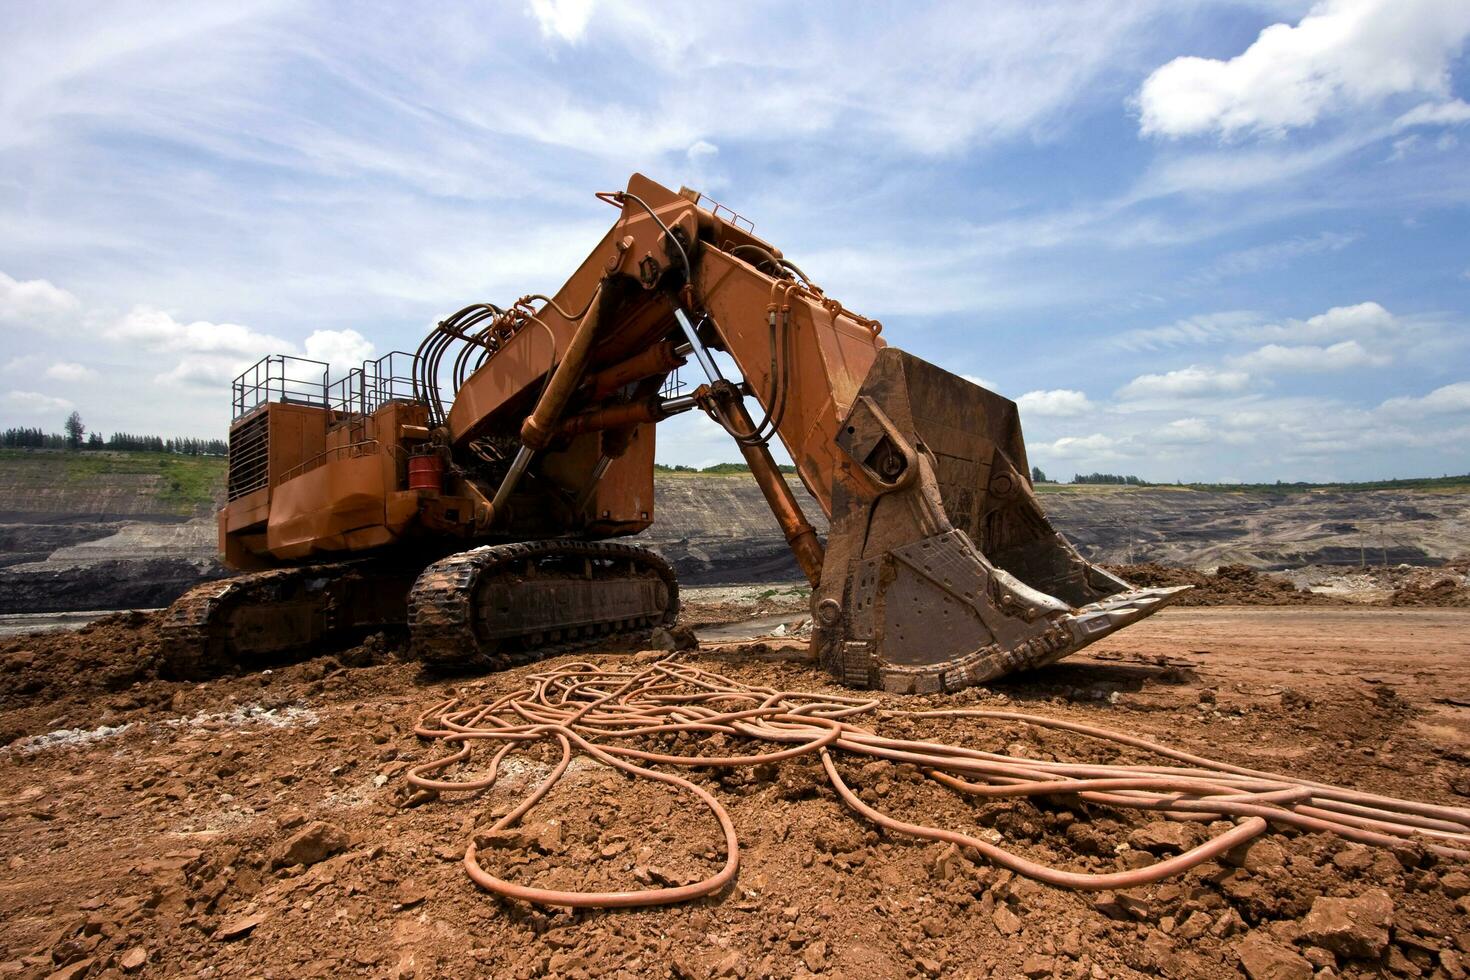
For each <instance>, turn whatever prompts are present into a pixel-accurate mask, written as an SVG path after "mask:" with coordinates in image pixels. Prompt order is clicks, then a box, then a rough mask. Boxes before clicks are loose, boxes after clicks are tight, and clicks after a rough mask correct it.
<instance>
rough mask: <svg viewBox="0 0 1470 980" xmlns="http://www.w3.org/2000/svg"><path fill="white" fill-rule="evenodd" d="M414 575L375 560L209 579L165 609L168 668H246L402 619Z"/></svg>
mask: <svg viewBox="0 0 1470 980" xmlns="http://www.w3.org/2000/svg"><path fill="white" fill-rule="evenodd" d="M411 584H412V578H411V576H410V575H409V574H407V573H405V572H404V571H403V570H401V569H395V568H393V567H391V566H389V565H386V564H379V563H375V562H349V563H344V564H339V565H305V566H302V567H300V568H277V569H272V570H270V571H266V572H254V573H251V574H249V575H240V576H237V577H235V578H231V579H225V580H224V581H221V582H206V583H205V584H203V585H199V586H196V587H194V588H192V589H190V590H189V591H188V592H185V593H184V594H183V595H182V596H180V597H179V598H178V599H177V600H175V601H174V603H173V605H171V606H169V608H168V611H167V612H166V613H165V614H164V621H163V628H162V634H163V653H164V666H165V671H166V673H167V674H168V675H169V676H171V677H176V678H195V677H207V676H211V675H215V674H221V673H230V672H233V671H237V670H241V669H249V668H251V667H254V666H260V665H263V664H265V663H269V662H271V661H273V660H274V659H275V658H278V657H280V656H281V655H282V654H287V653H291V652H293V651H297V650H302V649H305V648H307V647H310V646H311V645H313V644H316V643H322V642H326V643H332V642H338V641H340V640H345V639H349V638H351V636H352V635H354V634H359V633H361V632H363V631H365V630H371V629H381V628H383V627H385V626H401V625H402V624H403V622H404V617H405V607H404V602H405V599H406V596H407V593H408V589H409V586H410V585H411Z"/></svg>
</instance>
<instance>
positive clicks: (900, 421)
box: [420, 175, 1175, 691]
mask: <svg viewBox="0 0 1470 980" xmlns="http://www.w3.org/2000/svg"><path fill="white" fill-rule="evenodd" d="M599 197H601V198H603V199H604V200H606V201H607V202H608V203H610V204H613V205H614V206H616V207H618V208H619V209H620V213H619V217H618V219H617V221H616V222H615V223H614V225H613V227H612V228H611V229H610V230H609V232H608V233H607V234H606V235H605V236H604V237H603V239H602V240H601V242H599V243H598V245H597V246H596V247H595V248H594V249H593V250H592V252H591V254H590V255H589V256H588V258H587V259H586V261H584V262H583V264H582V265H581V267H580V268H579V269H578V270H577V271H576V273H575V274H574V275H573V276H572V277H571V278H570V279H569V280H568V281H567V282H566V284H564V285H563V286H562V288H561V289H560V290H559V291H558V292H557V294H556V295H555V296H552V297H544V296H542V297H524V298H523V299H522V300H520V301H519V302H518V303H516V304H514V305H513V306H512V307H510V308H508V309H505V310H500V309H498V308H494V307H488V306H486V307H472V308H470V309H471V310H472V311H473V310H481V309H482V310H485V311H486V312H484V313H483V315H479V318H478V319H474V316H476V315H478V314H470V315H468V316H467V314H466V311H462V312H461V314H456V317H454V318H450V321H446V323H449V324H451V327H450V331H451V332H450V333H449V334H446V336H450V337H453V338H458V339H460V340H461V341H463V343H464V345H465V346H464V347H463V348H462V349H461V351H460V354H459V356H458V357H457V358H456V362H455V379H454V381H455V395H454V399H453V407H452V408H451V409H450V410H448V411H447V412H445V411H443V410H442V409H439V410H437V411H436V412H435V414H436V416H437V418H436V421H437V422H438V423H439V430H438V438H439V439H441V441H442V442H443V443H444V444H445V445H446V446H448V447H449V450H450V454H451V457H452V459H455V460H460V459H464V458H465V457H466V456H467V454H470V453H471V452H474V453H475V454H477V456H478V458H479V459H480V460H482V461H483V462H484V463H485V465H481V466H479V467H478V468H462V469H461V471H460V472H461V473H462V475H463V476H464V477H465V479H464V485H465V487H466V493H467V494H468V495H469V496H470V497H472V498H473V500H474V506H473V514H474V516H473V521H474V524H475V528H476V533H477V534H481V535H489V536H492V537H493V536H495V535H497V534H500V535H504V536H505V537H508V538H513V537H515V536H516V535H517V534H518V533H521V529H523V528H524V527H525V526H526V524H527V522H528V521H533V517H532V516H531V515H533V514H534V513H535V511H536V509H537V508H538V507H540V508H542V509H544V508H546V507H552V506H554V507H556V508H558V509H557V512H556V513H555V514H552V515H549V516H545V515H543V516H542V517H540V518H536V519H539V520H541V521H542V522H549V523H552V524H556V523H558V522H561V523H563V524H564V525H565V526H566V531H567V532H569V533H573V534H580V535H582V536H605V535H611V534H626V533H636V531H638V530H641V529H642V528H643V527H644V526H646V525H647V523H649V522H650V521H651V514H652V501H651V470H652V447H653V428H654V426H656V424H657V423H658V422H659V421H661V420H663V419H665V418H668V417H670V416H672V415H674V414H677V413H679V412H684V411H690V410H701V411H704V412H706V413H707V414H708V415H709V417H710V418H712V419H713V420H715V421H716V422H717V423H719V425H720V426H721V427H722V428H723V429H724V430H725V431H726V432H727V433H729V435H730V436H731V438H732V440H733V441H734V442H735V444H736V445H737V446H738V447H739V449H740V451H741V453H742V454H743V455H744V457H745V459H746V461H747V463H748V464H749V465H750V469H751V472H752V474H753V475H754V477H755V479H756V481H757V482H758V484H759V485H760V487H761V490H762V492H763V494H764V495H765V498H766V500H767V502H768V503H769V504H770V506H771V509H772V511H773V513H774V514H775V516H776V519H777V520H778V522H779V523H780V526H781V528H782V530H783V532H784V533H785V536H786V539H787V541H788V542H789V543H790V545H791V548H792V551H793V553H794V554H795V556H796V559H797V561H798V563H799V564H800V566H801V568H802V569H803V571H804V572H805V573H806V575H807V577H808V578H809V580H810V581H811V583H812V586H813V595H812V614H813V619H814V624H815V625H814V631H813V641H812V642H813V646H814V648H815V653H816V655H817V656H818V657H819V658H820V659H821V661H822V663H823V664H824V665H826V666H827V667H828V669H830V670H831V671H832V673H833V674H834V675H835V676H836V677H837V678H838V679H840V680H841V681H842V682H844V683H846V684H850V685H853V686H859V687H883V688H885V689H888V690H893V691H937V690H950V689H955V688H959V687H962V686H965V685H968V684H974V683H977V682H980V681H985V680H989V679H991V678H994V677H997V676H1000V675H1003V674H1006V673H1009V672H1012V671H1015V670H1019V669H1024V668H1029V667H1036V666H1040V665H1042V664H1046V663H1050V662H1053V661H1055V660H1057V659H1060V658H1061V657H1063V656H1066V655H1067V654H1069V653H1072V652H1074V651H1076V650H1078V649H1080V648H1082V647H1083V646H1085V645H1087V644H1089V643H1091V642H1093V641H1095V640H1097V639H1099V638H1101V637H1102V636H1105V635H1107V634H1109V633H1111V632H1113V631H1114V630H1117V629H1119V628H1120V627H1122V626H1125V625H1128V624H1129V623H1132V622H1134V621H1136V620H1138V619H1140V618H1142V617H1144V616H1146V615H1149V614H1150V613H1152V612H1155V611H1157V610H1158V609H1160V608H1162V607H1163V606H1164V605H1165V604H1166V603H1167V602H1168V601H1169V600H1170V599H1171V598H1172V594H1173V591H1175V590H1167V589H1152V590H1137V589H1132V588H1130V587H1129V586H1128V585H1127V583H1125V582H1123V581H1122V580H1120V579H1118V578H1117V577H1115V576H1113V575H1111V574H1110V573H1108V572H1106V571H1104V570H1102V569H1100V568H1098V567H1097V566H1095V565H1092V564H1091V563H1089V562H1087V561H1086V560H1085V559H1084V558H1083V557H1082V556H1081V555H1080V554H1079V553H1078V552H1077V551H1076V549H1074V548H1073V547H1072V546H1071V545H1070V544H1069V543H1068V542H1067V541H1066V539H1065V538H1063V537H1062V536H1061V535H1060V534H1058V533H1057V532H1056V531H1055V530H1054V529H1053V528H1052V526H1051V524H1050V523H1049V522H1048V521H1047V519H1046V516H1045V514H1044V512H1043V510H1042V508H1041V506H1040V503H1039V501H1038V500H1037V497H1036V494H1035V492H1034V489H1033V487H1032V485H1031V481H1030V476H1029V472H1030V471H1029V467H1028V465H1027V461H1026V450H1025V444H1024V441H1023V439H1022V436H1021V426H1020V419H1019V416H1018V413H1017V409H1016V405H1015V403H1014V402H1012V401H1010V400H1008V399H1006V398H1003V397H1001V396H1000V395H997V394H995V393H994V392H991V391H988V390H986V389H984V388H982V387H980V386H978V385H975V384H972V383H970V382H968V381H966V380H964V379H963V378H960V377H958V376H956V375H953V374H950V373H948V372H945V371H943V370H941V369H939V368H937V367H935V366H934V365H932V364H929V363H927V362H925V361H923V360H921V359H919V358H917V357H915V356H913V355H911V354H908V353H905V352H903V351H901V350H898V349H897V348H893V347H890V346H888V345H887V343H886V342H885V340H884V339H883V337H882V336H881V332H882V327H881V325H880V324H879V323H878V322H877V321H874V320H870V319H868V318H866V317H863V316H861V315H859V314H857V313H854V312H852V311H850V310H848V309H846V308H845V307H844V306H843V305H842V304H841V303H839V302H838V301H836V300H835V299H833V298H831V297H830V296H828V295H827V294H826V293H825V291H823V290H822V289H821V288H820V287H819V286H818V285H816V284H815V283H814V282H813V281H812V280H811V279H809V278H808V277H807V276H806V274H805V273H804V272H803V271H802V270H801V269H799V268H798V267H797V266H795V265H794V264H792V263H791V262H790V261H789V260H787V259H786V258H785V257H784V256H783V255H782V253H781V252H780V250H779V249H777V248H776V247H775V246H773V245H771V244H770V243H768V242H765V241H763V240H761V239H759V238H757V237H756V236H755V235H754V234H753V231H752V229H751V228H750V227H748V223H747V222H744V221H743V220H742V219H740V217H739V216H738V215H735V214H733V213H732V212H729V211H728V210H727V209H724V208H723V207H721V206H719V205H714V204H713V203H712V202H706V201H704V200H703V199H702V198H701V197H700V195H698V194H697V193H695V192H692V191H688V190H683V191H680V192H678V193H675V192H672V191H670V190H668V189H666V188H663V187H661V186H659V185H658V184H656V183H654V182H653V181H651V180H649V179H647V178H645V177H642V176H641V175H634V176H633V178H632V179H631V180H630V182H629V184H628V188H627V189H626V190H625V191H621V192H614V193H609V194H601V195H599ZM467 322H469V323H470V324H471V326H469V327H467V326H466V323H467ZM445 330H446V328H445V326H444V325H442V324H441V327H440V333H441V334H443V333H444V332H445ZM435 343H439V344H440V346H442V347H444V348H445V349H448V347H449V344H448V342H447V341H445V342H438V341H435V340H434V335H431V338H430V340H428V341H426V345H427V347H428V350H427V351H426V350H425V349H423V348H421V350H420V360H421V361H422V362H423V364H424V367H423V369H422V373H423V377H422V383H423V386H424V388H425V390H426V391H428V392H429V393H430V395H431V397H430V402H431V404H433V405H437V404H438V403H439V402H440V399H439V397H438V393H437V386H438V382H439V377H440V375H441V374H442V372H443V367H442V363H441V362H442V358H441V359H440V362H436V361H435V358H434V351H435V350H436V349H437V348H436V347H435ZM466 352H469V353H468V354H467V353H466ZM721 355H723V356H721ZM691 361H693V362H694V367H693V368H690V369H691V370H697V371H698V372H699V374H700V375H701V376H702V378H701V383H700V384H699V385H698V387H697V388H696V389H695V390H694V391H693V392H692V393H690V394H674V393H672V392H670V391H668V390H667V389H666V387H665V385H666V381H667V379H668V378H669V376H670V373H671V372H673V371H675V370H676V369H677V368H679V367H688V366H689V362H691ZM722 361H724V362H727V364H733V368H734V372H735V376H732V377H726V372H727V370H728V368H722V366H721V363H722ZM747 400H749V401H753V402H754V403H755V405H756V408H757V410H756V412H755V413H754V414H755V415H758V416H759V418H755V417H753V415H752V413H751V411H750V410H749V409H748V408H747V404H746V403H747ZM773 439H778V440H780V442H781V443H782V444H783V445H784V446H785V448H786V450H787V452H788V453H789V454H790V457H791V459H792V460H793V461H794V463H795V467H796V472H797V474H798V476H799V477H800V479H801V481H802V483H803V484H805V486H806V488H807V489H808V490H809V491H810V493H811V495H812V497H813V498H815V500H816V501H817V502H818V504H819V505H820V506H821V508H822V509H823V511H824V512H825V513H826V514H827V515H828V517H829V518H830V527H831V530H830V534H829V536H828V539H827V541H826V543H825V545H824V544H823V543H822V542H821V541H820V540H819V539H818V536H817V534H816V532H815V531H814V530H813V528H812V527H811V525H810V524H809V523H808V522H807V520H806V518H805V517H804V516H803V514H802V512H801V509H800V507H799V506H798V504H797V501H796V499H795V496H794V494H793V493H792V490H791V488H790V486H789V485H788V484H787V482H786V480H785V478H784V476H783V475H782V474H781V472H780V470H779V468H778V467H777V465H776V463H775V461H774V459H773V458H772V455H771V451H770V443H771V440H773ZM645 476H646V479H645ZM645 486H646V487H647V490H646V492H647V494H648V495H649V497H650V499H649V500H648V501H647V503H646V504H645V503H643V502H642V494H644V493H645V489H644V488H645ZM630 488H631V489H630ZM630 493H632V494H633V495H634V496H637V497H638V500H636V501H634V502H633V505H632V507H631V509H630V507H629V506H628V497H629V494H630ZM634 514H636V515H637V516H636V517H633V516H632V515H634Z"/></svg>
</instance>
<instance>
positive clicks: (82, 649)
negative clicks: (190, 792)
mask: <svg viewBox="0 0 1470 980" xmlns="http://www.w3.org/2000/svg"><path fill="white" fill-rule="evenodd" d="M162 617H163V614H162V613H142V612H136V611H134V612H123V613H116V614H114V615H111V616H105V617H103V618H102V619H99V620H96V621H94V622H92V623H89V624H88V625H86V626H83V627H82V628H81V629H78V630H75V631H71V630H55V631H51V632H46V633H30V634H22V635H19V636H11V637H0V746H4V745H6V744H8V743H11V742H13V741H15V740H16V739H20V738H24V737H28V736H34V735H37V734H40V733H42V732H45V731H47V730H54V729H59V728H67V727H75V726H77V725H85V726H88V727H91V726H93V725H98V726H109V725H115V724H119V723H131V722H133V721H138V720H142V719H146V718H148V717H151V716H152V715H154V714H156V713H158V712H165V713H166V712H168V711H171V710H177V709H179V708H180V707H181V706H184V705H186V704H188V703H191V702H192V701H193V700H194V699H195V697H196V693H197V691H198V690H199V689H200V688H203V687H205V686H206V685H199V684H193V683H185V682H179V681H176V680H174V679H172V678H169V677H168V671H167V670H166V668H165V664H164V662H163V657H162V654H161V651H160V635H159V625H160V622H161V620H162ZM399 643H400V641H399V640H397V639H396V638H394V637H390V636H388V635H384V634H376V635H374V636H370V637H368V638H367V639H366V640H364V641H363V642H362V643H360V644H357V645H355V646H352V647H349V648H347V649H343V650H338V651H335V652H334V653H332V654H331V655H329V656H325V657H323V656H317V657H313V658H309V659H306V660H303V661H302V662H300V663H295V664H291V663H285V664H280V663H278V664H273V665H257V666H258V667H262V668H265V674H264V675H262V674H261V673H260V672H259V671H245V672H242V673H240V674H239V675H232V676H229V677H223V678H215V679H214V680H213V681H211V682H210V685H212V687H213V689H214V691H215V692H218V691H221V690H228V689H231V688H238V689H240V690H241V691H242V692H246V693H252V694H253V693H255V692H258V691H259V690H260V688H261V686H262V685H261V678H262V676H271V675H277V676H279V677H282V678H286V679H288V680H292V679H294V680H304V681H305V682H307V683H310V682H311V681H313V680H320V679H321V678H323V677H325V676H327V674H329V673H331V672H333V671H340V670H342V669H344V668H346V667H349V666H350V667H362V666H370V665H374V664H380V663H383V662H385V661H386V660H388V659H390V658H391V657H393V656H394V655H395V654H396V652H397V648H398V646H399ZM272 667H273V668H274V669H271V668H272Z"/></svg>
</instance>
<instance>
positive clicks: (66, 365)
mask: <svg viewBox="0 0 1470 980" xmlns="http://www.w3.org/2000/svg"><path fill="white" fill-rule="evenodd" d="M45 377H48V378H50V379H52V380H53V381H66V382H70V383H77V382H81V381H91V380H92V379H93V378H95V377H97V372H96V371H94V370H92V369H91V368H89V367H87V366H86V365H85V364H77V363H76V362H74V361H57V362H56V363H55V364H53V365H51V366H50V367H48V368H47V369H46V371H45Z"/></svg>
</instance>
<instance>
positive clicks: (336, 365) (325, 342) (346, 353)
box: [304, 330, 373, 377]
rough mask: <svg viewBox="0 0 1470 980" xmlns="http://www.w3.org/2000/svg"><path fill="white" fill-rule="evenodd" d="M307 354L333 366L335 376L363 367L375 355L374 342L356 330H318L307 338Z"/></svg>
mask: <svg viewBox="0 0 1470 980" xmlns="http://www.w3.org/2000/svg"><path fill="white" fill-rule="evenodd" d="M304 346H305V348H306V356H307V357H309V358H311V359H312V360H313V361H325V362H326V363H328V364H330V365H331V366H332V375H333V377H336V376H338V375H339V374H341V373H343V372H345V371H348V370H351V369H352V368H360V367H362V362H363V361H365V360H367V359H368V358H370V357H372V356H373V344H372V341H370V340H368V339H367V338H366V337H364V336H363V335H362V334H360V333H358V332H357V331H356V330H318V331H316V332H315V333H313V334H312V335H311V336H310V337H307V338H306V343H305V345H304Z"/></svg>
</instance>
